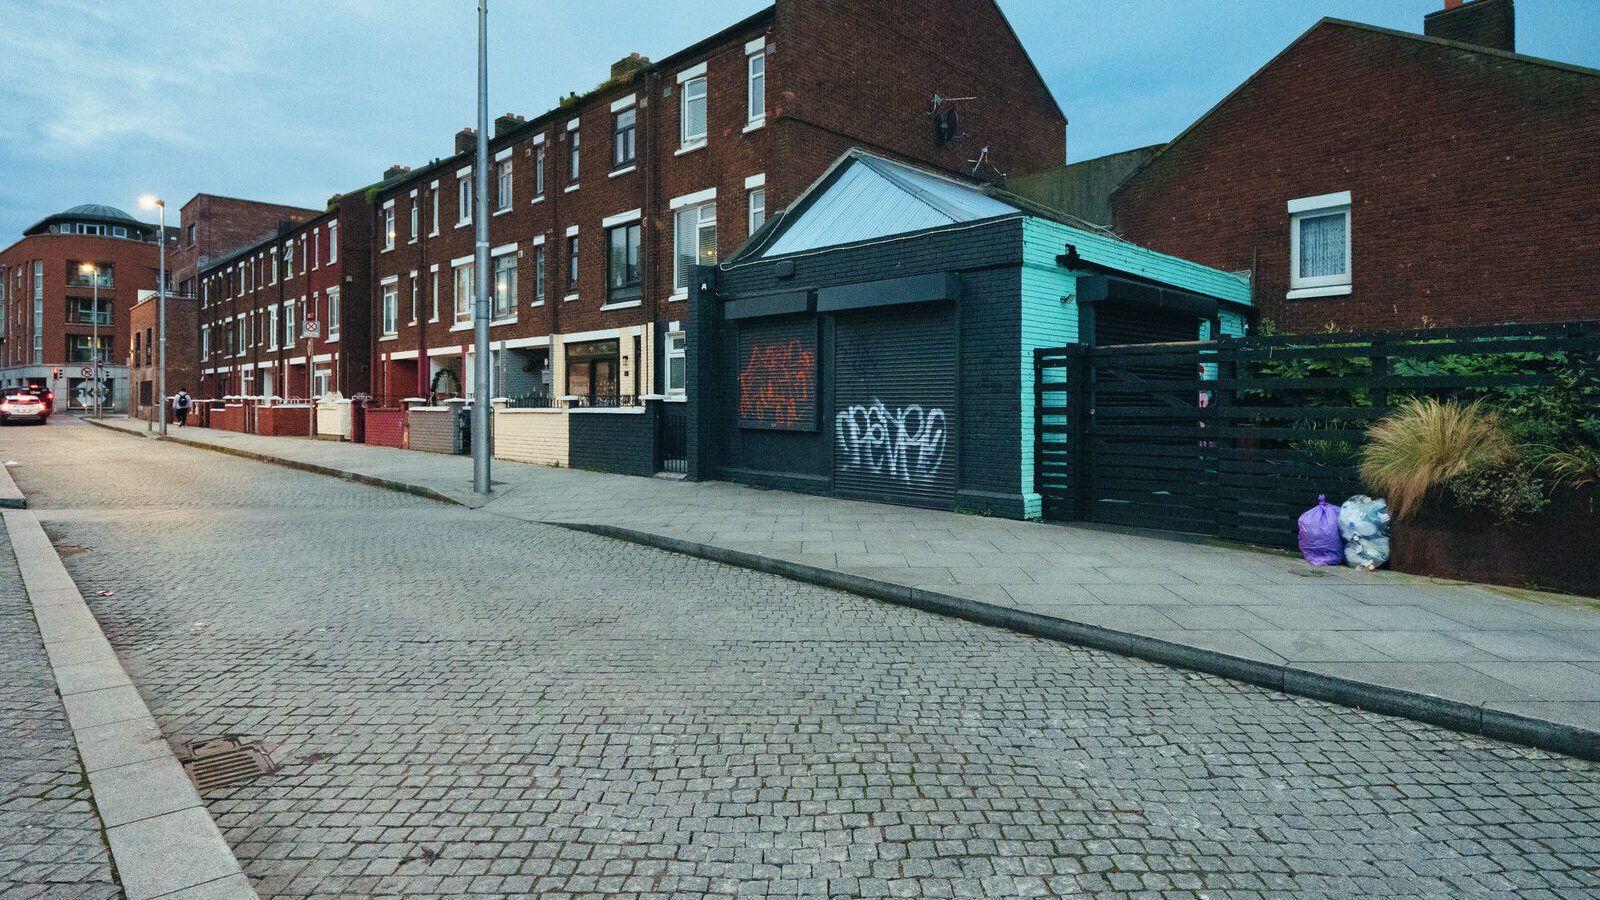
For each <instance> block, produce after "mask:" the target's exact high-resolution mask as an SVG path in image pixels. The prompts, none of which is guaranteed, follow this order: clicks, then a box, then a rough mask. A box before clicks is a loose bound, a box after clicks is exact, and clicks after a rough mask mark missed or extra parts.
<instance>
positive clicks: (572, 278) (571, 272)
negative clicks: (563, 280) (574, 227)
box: [567, 234, 578, 294]
mask: <svg viewBox="0 0 1600 900" xmlns="http://www.w3.org/2000/svg"><path fill="white" fill-rule="evenodd" d="M577 290H578V236H577V235H575V234H572V235H568V236H567V293H569V294H570V293H573V292H575V291H577Z"/></svg>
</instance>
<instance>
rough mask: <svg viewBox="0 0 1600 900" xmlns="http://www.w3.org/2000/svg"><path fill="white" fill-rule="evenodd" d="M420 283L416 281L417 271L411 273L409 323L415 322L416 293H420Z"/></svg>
mask: <svg viewBox="0 0 1600 900" xmlns="http://www.w3.org/2000/svg"><path fill="white" fill-rule="evenodd" d="M420 288H421V284H420V283H419V282H418V281H417V273H415V272H412V273H411V324H412V325H415V324H417V295H418V294H419V293H420Z"/></svg>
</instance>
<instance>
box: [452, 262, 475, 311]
mask: <svg viewBox="0 0 1600 900" xmlns="http://www.w3.org/2000/svg"><path fill="white" fill-rule="evenodd" d="M472 269H473V264H472V263H471V262H465V263H462V264H461V265H458V266H456V267H455V271H454V273H453V274H454V276H455V289H456V297H455V320H456V324H458V325H459V324H461V323H462V322H470V321H472Z"/></svg>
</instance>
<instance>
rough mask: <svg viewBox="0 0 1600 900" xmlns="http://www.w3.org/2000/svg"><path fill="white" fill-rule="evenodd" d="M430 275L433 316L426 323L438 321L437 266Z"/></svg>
mask: <svg viewBox="0 0 1600 900" xmlns="http://www.w3.org/2000/svg"><path fill="white" fill-rule="evenodd" d="M431 274H432V275H433V316H432V318H430V319H428V321H429V322H437V321H439V269H438V267H437V266H436V267H434V269H433V271H432V273H431Z"/></svg>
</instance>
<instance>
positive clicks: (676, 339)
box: [667, 331, 688, 397]
mask: <svg viewBox="0 0 1600 900" xmlns="http://www.w3.org/2000/svg"><path fill="white" fill-rule="evenodd" d="M687 348H688V341H687V339H686V338H685V337H684V333H683V332H681V331H674V332H669V333H668V334H667V396H668V397H682V396H683V395H684V391H685V390H686V388H687V386H688V353H687Z"/></svg>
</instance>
